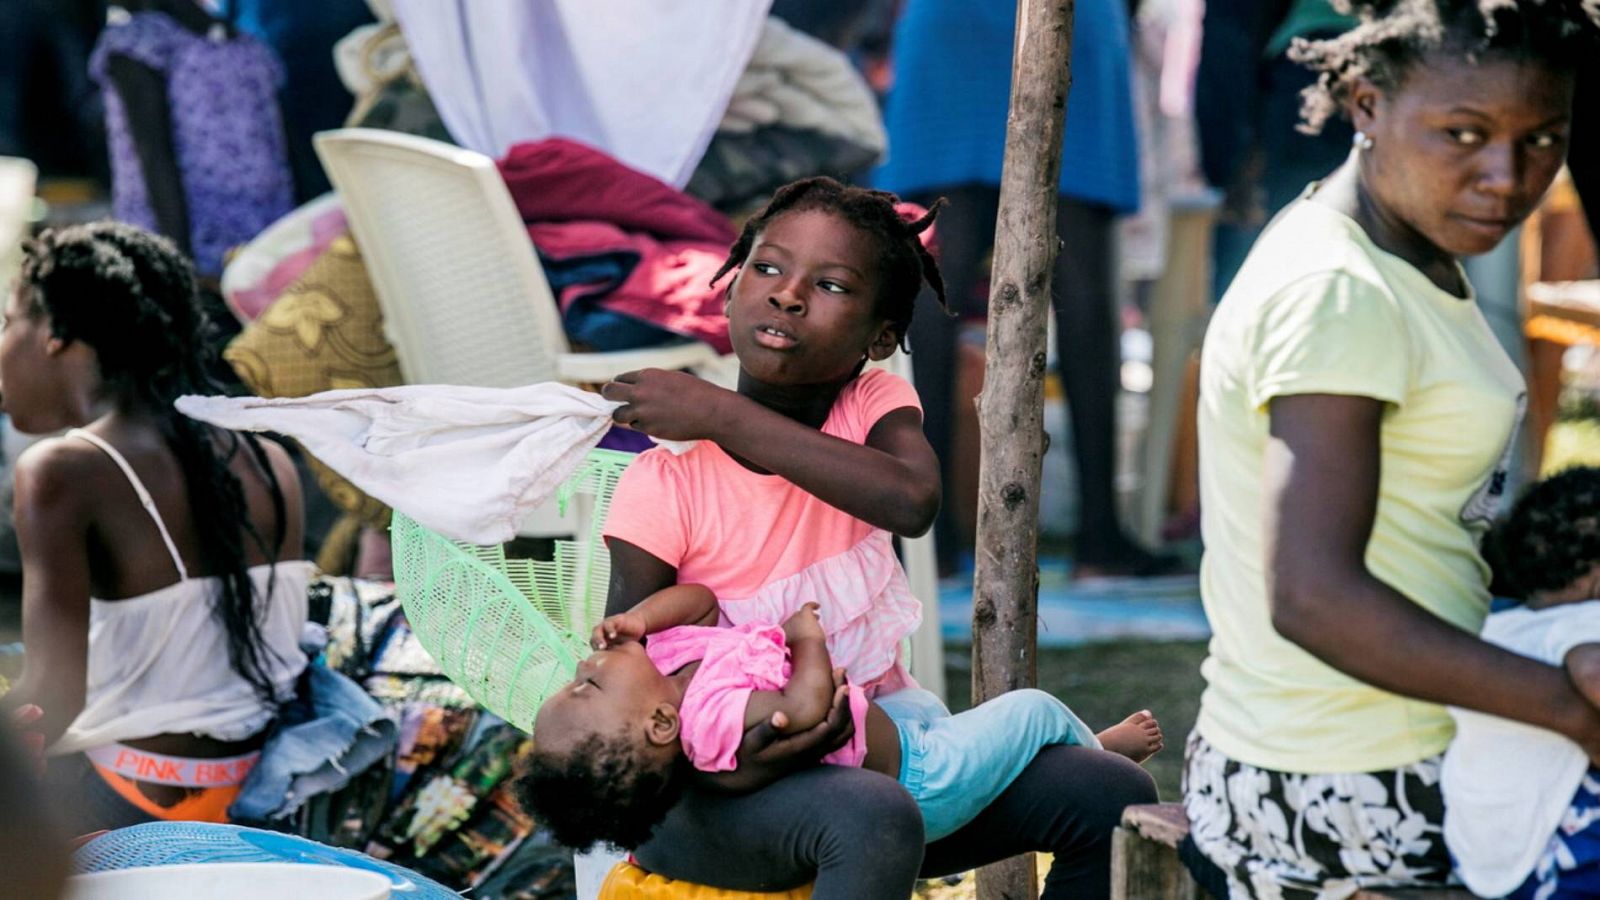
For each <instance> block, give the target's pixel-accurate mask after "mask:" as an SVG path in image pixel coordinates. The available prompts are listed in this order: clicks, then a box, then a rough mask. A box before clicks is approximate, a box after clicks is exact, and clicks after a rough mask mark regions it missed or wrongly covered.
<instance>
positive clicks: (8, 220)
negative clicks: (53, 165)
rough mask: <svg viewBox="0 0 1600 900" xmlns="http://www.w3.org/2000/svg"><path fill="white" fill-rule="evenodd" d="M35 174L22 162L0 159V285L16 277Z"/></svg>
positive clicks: (26, 231)
mask: <svg viewBox="0 0 1600 900" xmlns="http://www.w3.org/2000/svg"><path fill="white" fill-rule="evenodd" d="M38 174H39V170H38V169H36V168H34V165H33V163H31V162H28V161H27V160H25V159H18V158H17V157H14V156H0V284H6V285H9V284H10V283H11V277H12V276H13V275H15V274H16V268H17V264H18V262H19V261H20V259H21V250H22V238H23V236H24V235H26V234H27V233H28V219H29V214H30V213H31V212H32V208H33V189H34V183H35V181H36V180H37V178H38Z"/></svg>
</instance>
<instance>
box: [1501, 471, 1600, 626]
mask: <svg viewBox="0 0 1600 900" xmlns="http://www.w3.org/2000/svg"><path fill="white" fill-rule="evenodd" d="M1488 544H1489V545H1491V546H1490V547H1488V548H1487V552H1486V554H1485V555H1487V556H1489V557H1490V559H1491V561H1492V563H1493V564H1494V565H1495V566H1496V569H1497V571H1496V574H1498V575H1499V576H1501V579H1502V581H1503V582H1504V584H1505V586H1506V588H1507V589H1508V590H1510V591H1512V592H1513V593H1514V594H1515V595H1516V596H1518V597H1521V598H1523V599H1526V598H1527V597H1528V596H1529V595H1530V594H1533V593H1535V592H1538V591H1555V590H1560V589H1562V588H1565V587H1567V586H1568V585H1570V584H1572V583H1573V582H1574V581H1576V580H1577V579H1579V578H1581V577H1583V576H1584V575H1586V574H1587V573H1588V572H1589V570H1590V569H1592V568H1594V566H1596V565H1600V468H1595V467H1592V466H1579V467H1576V468H1571V469H1567V470H1565V471H1563V472H1561V473H1560V474H1557V475H1553V476H1551V477H1550V478H1547V479H1545V480H1544V481H1541V482H1539V483H1538V484H1536V485H1534V486H1533V487H1531V488H1529V489H1528V492H1527V493H1526V494H1524V495H1523V496H1522V499H1520V500H1518V501H1517V505H1516V506H1515V507H1514V508H1512V510H1511V515H1510V516H1508V517H1506V519H1505V521H1504V522H1502V523H1500V524H1499V525H1498V526H1497V527H1496V528H1495V530H1494V531H1493V532H1492V533H1491V534H1490V540H1489V542H1488Z"/></svg>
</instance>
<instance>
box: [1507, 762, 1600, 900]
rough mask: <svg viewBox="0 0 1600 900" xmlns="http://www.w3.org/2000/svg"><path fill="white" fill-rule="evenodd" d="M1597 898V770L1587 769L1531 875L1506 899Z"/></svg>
mask: <svg viewBox="0 0 1600 900" xmlns="http://www.w3.org/2000/svg"><path fill="white" fill-rule="evenodd" d="M1579 897H1600V770H1596V769H1594V768H1590V769H1589V773H1588V774H1587V775H1585V776H1583V782H1582V783H1581V784H1579V785H1578V791H1577V793H1575V794H1574V795H1573V797H1572V805H1571V806H1568V807H1567V811H1566V813H1564V814H1563V815H1562V816H1561V824H1560V825H1559V826H1558V827H1557V828H1556V833H1555V834H1554V835H1553V836H1552V837H1551V838H1550V843H1549V844H1548V845H1547V846H1546V847H1545V849H1544V852H1543V853H1541V854H1540V855H1539V862H1538V863H1536V864H1535V865H1534V867H1533V874H1531V875H1529V876H1528V880H1527V881H1525V882H1523V883H1522V886H1521V887H1519V888H1517V889H1516V890H1515V891H1512V892H1511V894H1510V895H1508V896H1507V898H1506V900H1575V898H1579Z"/></svg>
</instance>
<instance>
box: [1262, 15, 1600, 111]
mask: <svg viewBox="0 0 1600 900" xmlns="http://www.w3.org/2000/svg"><path fill="white" fill-rule="evenodd" d="M1334 5H1335V6H1336V7H1338V8H1339V9H1340V11H1341V12H1346V13H1354V14H1356V15H1359V16H1360V19H1361V22H1360V24H1358V25H1356V26H1355V27H1354V28H1352V29H1350V30H1349V31H1347V32H1345V33H1344V34H1341V35H1339V36H1338V37H1334V38H1330V39H1328V40H1321V41H1308V40H1305V39H1303V38H1296V39H1295V42H1294V46H1293V47H1291V48H1290V50H1289V56H1290V58H1291V59H1293V60H1294V61H1296V62H1298V63H1301V64H1302V65H1304V66H1306V68H1308V69H1310V70H1312V71H1313V72H1315V73H1317V80H1316V83H1315V84H1313V85H1311V86H1310V87H1308V88H1306V89H1305V91H1304V92H1303V93H1302V95H1301V96H1302V105H1301V111H1300V112H1301V118H1302V120H1303V122H1302V124H1301V125H1300V130H1301V131H1304V132H1306V133H1308V134H1316V133H1318V132H1320V131H1321V130H1322V126H1323V124H1324V123H1326V122H1327V121H1328V119H1330V118H1332V117H1333V116H1335V115H1339V114H1342V113H1343V112H1344V111H1345V104H1346V102H1347V101H1348V100H1349V97H1350V91H1351V89H1352V87H1354V85H1355V84H1356V82H1357V81H1359V80H1360V79H1362V78H1366V79H1368V80H1369V81H1371V82H1372V83H1374V84H1376V85H1378V86H1379V87H1381V88H1385V89H1393V88H1394V87H1396V86H1398V85H1399V84H1400V83H1401V82H1402V81H1403V80H1404V79H1405V75H1406V73H1407V71H1409V69H1410V67H1411V66H1413V65H1415V64H1416V63H1417V62H1418V61H1419V60H1420V59H1421V58H1422V57H1423V56H1425V55H1427V54H1429V53H1432V52H1436V51H1445V52H1451V53H1458V54H1460V55H1461V56H1463V57H1465V58H1469V59H1475V58H1477V57H1478V56H1480V55H1483V54H1490V53H1499V54H1507V55H1510V56H1511V57H1513V58H1516V59H1523V60H1538V61H1540V62H1542V63H1545V64H1547V65H1549V66H1552V67H1553V68H1555V69H1557V70H1560V71H1568V70H1571V69H1573V68H1575V67H1576V65H1577V64H1578V62H1579V61H1580V60H1582V59H1584V58H1585V57H1586V56H1588V55H1590V54H1592V53H1594V52H1595V51H1596V50H1597V49H1600V3H1596V2H1595V0H1334Z"/></svg>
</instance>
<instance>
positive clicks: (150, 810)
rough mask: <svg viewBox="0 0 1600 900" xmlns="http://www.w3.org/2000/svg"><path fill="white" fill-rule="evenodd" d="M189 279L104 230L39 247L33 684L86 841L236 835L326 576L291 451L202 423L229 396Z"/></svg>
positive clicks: (120, 228)
mask: <svg viewBox="0 0 1600 900" xmlns="http://www.w3.org/2000/svg"><path fill="white" fill-rule="evenodd" d="M207 326H208V323H207V322H206V320H205V317H204V315H203V313H202V312H201V310H200V308H199V306H198V303H197V298H196V294H195V276H194V272H193V270H192V268H191V267H190V264H189V262H188V261H187V260H186V259H185V258H184V257H183V256H182V255H181V254H180V253H179V252H178V250H177V249H176V248H175V247H174V246H173V245H172V244H171V243H170V242H169V241H167V240H166V239H165V238H160V237H157V236H155V235H152V234H150V233H149V232H146V231H143V230H140V229H138V228H134V227H132V226H128V225H122V224H115V223H108V222H102V223H95V224H90V225H81V226H75V227H71V228H63V229H59V230H55V231H47V232H45V233H44V234H42V235H41V236H40V237H39V238H38V239H37V240H34V241H32V242H30V243H29V244H28V245H27V246H26V249H25V255H24V260H23V265H22V270H21V275H20V277H19V279H18V283H17V287H16V290H15V291H14V292H13V293H12V294H11V296H10V298H9V299H8V301H7V303H6V306H5V323H4V331H3V334H0V403H3V407H4V410H5V412H6V414H8V415H9V416H10V417H11V418H12V421H13V422H14V423H15V424H16V426H17V428H18V429H20V430H22V431H24V432H29V433H36V434H39V433H50V432H55V431H59V430H62V429H70V430H68V431H67V432H66V434H65V436H64V437H61V438H57V439H54V440H48V441H44V442H42V443H39V444H37V445H35V446H33V447H31V448H29V450H28V451H27V452H25V453H24V454H23V455H22V456H21V457H20V458H19V459H18V460H17V462H16V476H15V477H16V496H15V516H16V526H17V529H16V530H17V537H18V541H19V543H20V545H21V551H22V561H23V620H22V627H23V638H24V645H25V646H26V647H27V658H26V668H25V671H24V672H23V675H22V677H21V679H20V680H19V681H18V683H17V685H16V687H15V689H14V690H13V691H12V692H11V694H10V695H8V696H7V697H6V698H5V701H4V702H5V704H6V705H7V706H8V707H9V706H17V705H21V704H25V703H33V704H37V705H38V706H39V707H41V708H42V709H43V710H44V718H43V719H42V720H41V721H40V722H39V723H38V724H37V725H36V726H35V728H36V730H40V731H42V732H43V733H44V734H45V736H46V738H47V740H48V741H49V742H50V746H49V751H48V752H49V765H48V769H47V774H46V778H47V781H48V783H49V784H50V785H51V786H52V787H53V788H54V789H55V790H57V791H58V792H59V794H58V796H60V797H62V798H63V805H64V806H67V807H68V808H67V813H68V815H69V817H70V818H71V820H72V824H73V825H74V826H75V827H76V828H78V829H79V830H91V829H96V828H109V827H117V826H120V825H126V824H131V823H134V822H140V821H149V820H152V819H186V820H199V821H225V820H226V810H227V807H228V805H229V803H230V802H231V801H232V799H233V798H234V796H235V795H237V793H238V790H239V785H240V783H241V782H242V781H243V780H244V776H245V775H246V774H247V773H248V772H249V771H250V768H251V767H252V766H253V765H254V762H255V760H256V758H258V756H259V748H260V745H261V743H262V741H263V739H264V736H265V735H264V732H265V729H266V727H267V726H268V724H269V723H270V722H271V720H272V719H273V717H274V716H275V714H276V709H277V704H278V702H280V701H282V700H285V699H287V698H288V696H289V695H290V694H291V692H292V689H293V686H294V683H295V680H296V678H297V677H298V675H299V674H300V672H301V671H302V670H303V669H304V667H305V665H306V660H305V656H304V654H303V653H301V651H300V649H299V647H298V639H299V636H300V631H301V627H302V625H303V624H304V623H305V621H306V582H307V579H308V578H309V577H310V574H311V569H310V565H309V564H308V563H306V562H303V561H301V559H300V546H301V541H302V525H301V499H300V489H299V482H298V479H297V476H296V475H295V471H294V468H293V466H292V464H291V462H290V460H289V457H288V455H287V454H286V453H285V452H284V450H283V448H281V447H280V446H278V445H276V444H273V443H270V442H264V441H258V440H257V439H255V438H253V437H251V436H249V435H244V434H235V433H232V432H228V431H223V430H219V429H215V428H212V427H210V426H207V425H203V424H201V423H199V422H196V421H193V420H190V419H188V418H186V417H184V416H182V415H181V414H179V413H178V412H177V411H176V410H175V409H174V408H173V401H174V400H175V399H176V398H177V397H179V396H180V395H183V394H191V393H199V394H212V393H220V390H219V389H218V387H217V385H216V384H215V383H214V382H213V381H212V380H211V379H210V378H209V376H208V375H207V374H206V373H207V362H208V355H207V343H206V341H205V339H204V338H205V333H206V330H207Z"/></svg>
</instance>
